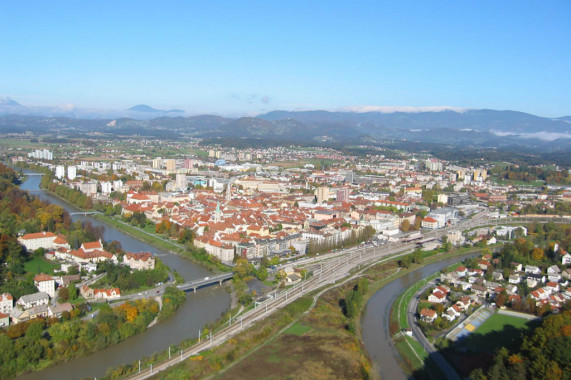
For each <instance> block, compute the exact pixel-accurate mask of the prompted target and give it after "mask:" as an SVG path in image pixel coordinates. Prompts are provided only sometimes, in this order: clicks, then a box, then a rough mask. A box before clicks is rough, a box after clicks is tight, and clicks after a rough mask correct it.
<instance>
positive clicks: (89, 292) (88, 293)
mask: <svg viewBox="0 0 571 380" xmlns="http://www.w3.org/2000/svg"><path fill="white" fill-rule="evenodd" d="M79 292H80V293H81V296H82V297H83V298H85V299H91V298H93V289H91V288H90V287H89V286H87V285H83V286H82V287H81V288H80V289H79Z"/></svg>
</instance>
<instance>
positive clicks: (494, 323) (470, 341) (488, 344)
mask: <svg viewBox="0 0 571 380" xmlns="http://www.w3.org/2000/svg"><path fill="white" fill-rule="evenodd" d="M529 322H530V321H529V320H527V319H524V318H519V317H515V316H510V315H502V314H498V313H495V314H493V315H492V316H490V317H489V318H487V319H486V320H485V321H484V322H483V323H482V324H481V325H480V326H478V327H477V328H476V329H475V330H474V331H473V332H472V333H471V334H469V335H468V336H466V338H465V340H464V341H463V345H464V346H465V347H467V348H470V349H472V350H474V351H480V352H493V351H494V350H495V349H496V348H499V347H502V346H503V347H508V348H509V347H513V346H514V345H517V344H519V342H520V339H521V336H522V334H523V333H524V332H525V330H527V329H528V326H529V325H528V323H529ZM467 327H468V326H467Z"/></svg>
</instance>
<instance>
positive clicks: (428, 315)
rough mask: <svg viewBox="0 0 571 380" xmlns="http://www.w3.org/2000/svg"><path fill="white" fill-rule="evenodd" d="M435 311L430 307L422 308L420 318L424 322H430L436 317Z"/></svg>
mask: <svg viewBox="0 0 571 380" xmlns="http://www.w3.org/2000/svg"><path fill="white" fill-rule="evenodd" d="M436 317H437V314H436V311H434V310H431V309H422V310H421V311H420V319H421V320H422V321H424V322H428V323H432V322H434V320H435V319H436Z"/></svg>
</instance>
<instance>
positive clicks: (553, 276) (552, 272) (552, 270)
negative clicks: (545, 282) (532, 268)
mask: <svg viewBox="0 0 571 380" xmlns="http://www.w3.org/2000/svg"><path fill="white" fill-rule="evenodd" d="M547 278H548V279H549V281H553V282H559V281H560V280H561V278H562V277H561V269H559V267H558V266H557V265H552V266H550V267H549V268H547Z"/></svg>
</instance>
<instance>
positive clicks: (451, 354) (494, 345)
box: [441, 314, 536, 376]
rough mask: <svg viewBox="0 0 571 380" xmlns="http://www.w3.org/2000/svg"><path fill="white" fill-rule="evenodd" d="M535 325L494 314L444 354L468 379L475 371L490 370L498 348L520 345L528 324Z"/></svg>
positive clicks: (445, 350) (520, 319)
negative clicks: (478, 369) (477, 369)
mask: <svg viewBox="0 0 571 380" xmlns="http://www.w3.org/2000/svg"><path fill="white" fill-rule="evenodd" d="M534 323H536V322H534V321H528V320H527V319H524V318H518V317H512V316H508V315H502V314H494V315H492V316H491V317H490V318H488V319H487V320H486V321H485V322H484V323H483V324H482V325H481V326H480V327H478V328H477V329H476V330H475V331H474V332H473V333H472V334H470V335H468V336H467V337H466V338H464V339H463V340H462V341H461V342H459V343H458V344H456V345H452V346H450V347H447V348H445V349H444V350H442V351H441V352H442V353H443V354H444V356H445V357H446V359H447V360H448V362H449V363H451V364H453V365H454V367H456V370H457V371H458V374H459V375H460V376H468V375H469V374H470V373H471V372H472V371H473V370H474V369H476V368H487V367H488V366H489V365H490V364H491V362H492V360H493V354H494V352H495V351H496V350H497V349H498V348H500V347H506V348H508V349H510V348H514V347H517V346H519V345H520V344H521V337H522V334H523V333H524V332H525V331H526V330H527V329H528V326H529V325H528V324H534Z"/></svg>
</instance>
